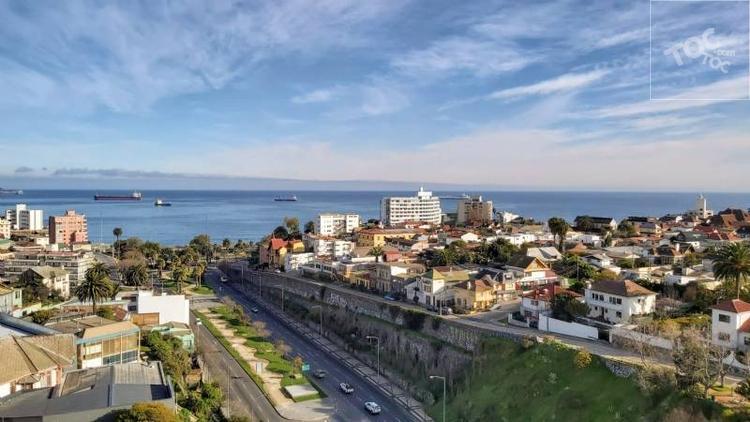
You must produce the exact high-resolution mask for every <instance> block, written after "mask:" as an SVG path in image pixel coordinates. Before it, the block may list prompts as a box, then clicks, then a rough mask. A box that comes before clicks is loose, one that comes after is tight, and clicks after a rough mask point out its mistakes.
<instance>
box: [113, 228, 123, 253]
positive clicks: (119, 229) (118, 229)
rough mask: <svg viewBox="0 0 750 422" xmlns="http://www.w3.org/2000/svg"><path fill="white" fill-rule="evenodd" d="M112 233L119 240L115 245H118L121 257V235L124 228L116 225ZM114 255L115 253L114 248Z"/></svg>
mask: <svg viewBox="0 0 750 422" xmlns="http://www.w3.org/2000/svg"><path fill="white" fill-rule="evenodd" d="M112 234H113V235H114V236H115V239H117V241H116V242H115V245H117V258H118V259H119V258H120V236H122V229H121V228H119V227H115V228H114V229H113V230H112ZM112 255H114V248H113V249H112Z"/></svg>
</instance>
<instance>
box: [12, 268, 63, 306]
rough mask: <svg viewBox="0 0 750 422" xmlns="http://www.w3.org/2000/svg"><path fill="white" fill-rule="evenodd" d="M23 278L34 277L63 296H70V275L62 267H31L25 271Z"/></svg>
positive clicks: (29, 278)
mask: <svg viewBox="0 0 750 422" xmlns="http://www.w3.org/2000/svg"><path fill="white" fill-rule="evenodd" d="M21 277H22V278H25V279H27V280H31V279H34V280H36V281H38V282H41V283H42V284H44V286H45V287H46V288H48V289H50V290H54V291H56V292H57V293H59V294H60V296H62V297H63V298H66V299H67V298H69V297H70V275H69V274H68V272H67V271H65V270H64V269H62V268H60V267H50V266H49V265H45V266H42V267H31V268H29V269H28V270H26V271H24V272H23V275H22V276H21Z"/></svg>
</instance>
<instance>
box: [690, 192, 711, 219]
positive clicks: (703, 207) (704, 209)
mask: <svg viewBox="0 0 750 422" xmlns="http://www.w3.org/2000/svg"><path fill="white" fill-rule="evenodd" d="M693 214H694V215H696V216H698V217H700V218H708V217H711V216H712V215H714V212H713V211H711V210H709V209H708V201H706V197H705V196H703V194H700V195H698V198H696V199H695V208H694V209H693Z"/></svg>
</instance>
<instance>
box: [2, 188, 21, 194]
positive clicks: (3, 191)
mask: <svg viewBox="0 0 750 422" xmlns="http://www.w3.org/2000/svg"><path fill="white" fill-rule="evenodd" d="M0 195H23V191H22V190H21V189H5V188H0Z"/></svg>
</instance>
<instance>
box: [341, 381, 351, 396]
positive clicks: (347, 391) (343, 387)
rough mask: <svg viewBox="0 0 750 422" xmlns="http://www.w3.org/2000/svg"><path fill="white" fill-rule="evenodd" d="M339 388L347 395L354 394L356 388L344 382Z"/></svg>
mask: <svg viewBox="0 0 750 422" xmlns="http://www.w3.org/2000/svg"><path fill="white" fill-rule="evenodd" d="M339 387H340V388H341V391H343V392H344V393H345V394H352V393H353V392H354V387H352V386H351V385H349V384H347V383H345V382H342V383H341V384H339Z"/></svg>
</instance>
